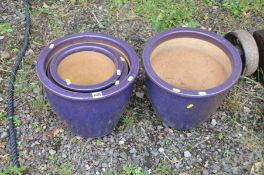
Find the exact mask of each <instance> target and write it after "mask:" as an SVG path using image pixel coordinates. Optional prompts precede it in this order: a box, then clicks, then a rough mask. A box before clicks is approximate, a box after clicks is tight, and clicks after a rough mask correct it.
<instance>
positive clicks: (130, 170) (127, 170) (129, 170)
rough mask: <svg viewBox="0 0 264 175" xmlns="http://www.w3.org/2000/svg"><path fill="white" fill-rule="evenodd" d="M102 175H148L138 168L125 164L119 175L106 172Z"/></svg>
mask: <svg viewBox="0 0 264 175" xmlns="http://www.w3.org/2000/svg"><path fill="white" fill-rule="evenodd" d="M104 175H148V173H147V172H146V171H144V170H142V168H141V167H139V166H134V165H129V164H125V165H124V166H123V171H122V172H121V173H119V172H112V171H110V170H107V171H106V172H105V173H104Z"/></svg>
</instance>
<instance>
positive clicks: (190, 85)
mask: <svg viewBox="0 0 264 175" xmlns="http://www.w3.org/2000/svg"><path fill="white" fill-rule="evenodd" d="M150 59H151V65H152V67H153V69H154V71H155V72H156V74H157V75H158V76H159V77H160V78H161V79H162V80H164V81H166V82H167V83H169V84H171V85H173V86H175V87H178V88H183V89H188V90H206V89H211V88H214V87H216V86H218V85H220V84H222V83H223V82H224V81H225V80H227V79H228V78H229V76H230V75H231V72H232V64H231V61H230V58H229V57H228V56H227V54H226V53H225V52H224V51H223V50H222V49H221V48H219V47H218V46H216V45H214V44H212V43H210V42H208V41H205V40H202V39H197V38H187V37H184V38H174V39H170V40H166V41H164V42H162V43H161V44H159V45H157V46H156V47H155V48H154V49H153V51H152V53H151V58H150Z"/></svg>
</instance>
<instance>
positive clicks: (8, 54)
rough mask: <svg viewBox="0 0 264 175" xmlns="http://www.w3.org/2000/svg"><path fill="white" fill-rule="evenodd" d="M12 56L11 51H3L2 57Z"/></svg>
mask: <svg viewBox="0 0 264 175" xmlns="http://www.w3.org/2000/svg"><path fill="white" fill-rule="evenodd" d="M10 57H11V55H10V53H9V52H6V51H3V52H2V53H1V58H3V59H8V58H10Z"/></svg>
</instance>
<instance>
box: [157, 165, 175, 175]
mask: <svg viewBox="0 0 264 175" xmlns="http://www.w3.org/2000/svg"><path fill="white" fill-rule="evenodd" d="M156 172H157V173H158V174H161V175H162V174H164V175H165V174H166V175H172V174H173V173H172V170H171V168H170V167H169V166H168V164H167V163H162V164H161V165H160V166H159V167H158V168H157V169H156Z"/></svg>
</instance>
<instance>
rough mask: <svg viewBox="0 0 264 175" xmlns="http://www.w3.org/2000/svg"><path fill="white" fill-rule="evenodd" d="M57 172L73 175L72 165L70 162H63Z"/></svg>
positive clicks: (60, 174)
mask: <svg viewBox="0 0 264 175" xmlns="http://www.w3.org/2000/svg"><path fill="white" fill-rule="evenodd" d="M57 174H59V175H71V174H72V165H71V164H70V163H65V164H61V165H60V166H59V167H58V169H57Z"/></svg>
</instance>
